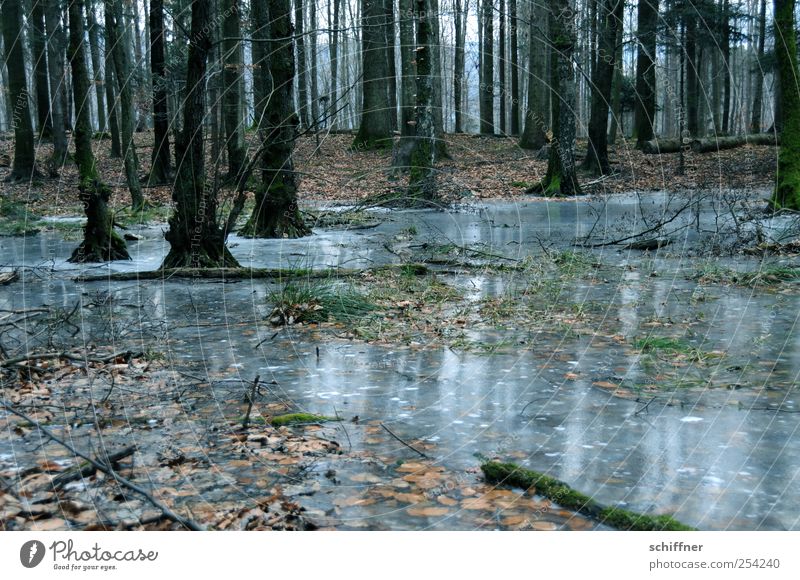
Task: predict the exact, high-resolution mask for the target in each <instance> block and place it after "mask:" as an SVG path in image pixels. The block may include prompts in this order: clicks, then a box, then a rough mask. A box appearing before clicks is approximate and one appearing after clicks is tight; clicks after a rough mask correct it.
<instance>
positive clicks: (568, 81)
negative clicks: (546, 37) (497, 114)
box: [531, 0, 581, 196]
mask: <svg viewBox="0 0 800 580" xmlns="http://www.w3.org/2000/svg"><path fill="white" fill-rule="evenodd" d="M574 18H575V13H574V10H573V8H572V6H570V3H569V0H550V14H549V17H548V21H549V24H550V44H551V47H552V52H551V59H552V60H551V66H550V74H551V79H552V80H551V87H552V92H551V96H550V107H551V110H552V112H551V115H552V118H553V135H554V138H553V141H552V143H551V146H550V155H549V157H548V159H547V174H546V175H545V178H544V180H542V182H541V183H540V184H538V185H537V186H535V187H534V188H532V190H531V191H532V192H541V193H543V194H544V195H562V196H570V195H580V193H581V188H580V184H579V183H578V177H577V174H576V167H575V78H574V75H573V72H572V54H573V50H574V48H575V36H574V27H573V21H574Z"/></svg>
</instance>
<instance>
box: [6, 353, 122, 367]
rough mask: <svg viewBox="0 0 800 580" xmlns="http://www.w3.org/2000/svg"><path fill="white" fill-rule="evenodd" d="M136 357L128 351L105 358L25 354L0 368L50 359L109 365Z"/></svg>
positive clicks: (10, 360) (60, 354)
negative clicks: (112, 362) (115, 361)
mask: <svg viewBox="0 0 800 580" xmlns="http://www.w3.org/2000/svg"><path fill="white" fill-rule="evenodd" d="M136 356H137V355H136V354H134V353H132V352H131V351H129V350H126V351H124V352H119V353H115V354H112V355H109V356H107V357H102V358H101V357H93V356H86V355H84V354H80V353H77V354H76V353H69V352H42V353H38V354H37V353H33V354H26V355H22V356H18V357H15V358H10V359H7V360H4V361H2V362H0V366H1V367H11V366H25V365H23V363H26V362H28V361H32V360H52V359H66V360H70V361H76V362H93V363H103V364H105V363H109V362H111V361H113V360H116V359H118V358H121V359H123V360H126V361H128V360H130V359H132V358H135V357H136Z"/></svg>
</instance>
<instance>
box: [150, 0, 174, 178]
mask: <svg viewBox="0 0 800 580" xmlns="http://www.w3.org/2000/svg"><path fill="white" fill-rule="evenodd" d="M149 17H150V38H151V47H150V68H151V69H152V83H153V131H154V140H153V152H152V155H151V157H150V159H151V162H152V163H151V168H150V176H149V178H148V183H150V184H163V183H167V182H168V181H169V179H170V177H171V176H172V161H171V159H170V155H169V109H168V107H167V100H168V92H167V78H166V67H165V63H164V0H151V3H150V15H149Z"/></svg>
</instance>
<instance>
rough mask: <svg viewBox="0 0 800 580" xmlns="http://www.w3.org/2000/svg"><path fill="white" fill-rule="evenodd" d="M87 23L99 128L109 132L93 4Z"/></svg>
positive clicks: (89, 5)
mask: <svg viewBox="0 0 800 580" xmlns="http://www.w3.org/2000/svg"><path fill="white" fill-rule="evenodd" d="M86 12H87V17H88V18H87V22H88V25H89V47H90V53H91V56H92V72H93V73H94V90H95V95H96V96H97V128H98V130H99V131H107V130H108V129H107V127H106V103H105V88H104V87H103V76H102V74H101V73H100V69H101V68H102V66H101V62H102V59H101V58H100V31H101V28H100V26H98V24H97V14H95V7H94V5H93V3H91V2H90V3H89V4H87V5H86Z"/></svg>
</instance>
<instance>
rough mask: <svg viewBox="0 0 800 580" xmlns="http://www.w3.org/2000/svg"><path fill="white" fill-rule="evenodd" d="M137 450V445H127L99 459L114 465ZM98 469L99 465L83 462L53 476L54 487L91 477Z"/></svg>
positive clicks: (106, 463) (105, 463)
mask: <svg viewBox="0 0 800 580" xmlns="http://www.w3.org/2000/svg"><path fill="white" fill-rule="evenodd" d="M135 451H136V447H135V446H133V445H131V446H130V447H126V448H124V449H121V450H119V451H116V452H115V453H111V454H109V455H106V456H105V457H98V458H97V459H98V461H101V462H102V463H103V464H104V465H114V464H115V463H118V462H120V461H122V460H123V459H125V458H126V457H130V456H131V455H133V454H134V452H135ZM96 471H97V467H96V466H95V465H93V464H92V463H82V464H81V465H78V466H75V467H73V468H71V469H68V470H67V471H65V472H64V473H61V474H59V475H57V476H56V477H54V478H53V487H55V488H60V487H63V486H65V485H66V484H68V483H70V482H71V481H78V480H79V479H85V478H87V477H91V476H92V475H94V473H95V472H96Z"/></svg>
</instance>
